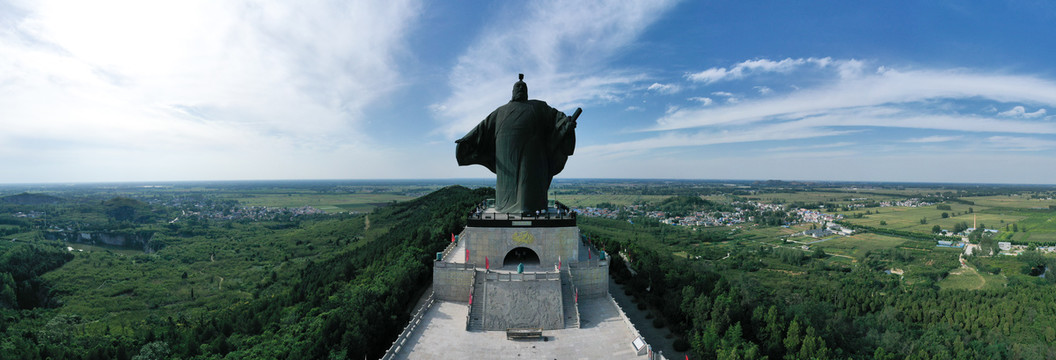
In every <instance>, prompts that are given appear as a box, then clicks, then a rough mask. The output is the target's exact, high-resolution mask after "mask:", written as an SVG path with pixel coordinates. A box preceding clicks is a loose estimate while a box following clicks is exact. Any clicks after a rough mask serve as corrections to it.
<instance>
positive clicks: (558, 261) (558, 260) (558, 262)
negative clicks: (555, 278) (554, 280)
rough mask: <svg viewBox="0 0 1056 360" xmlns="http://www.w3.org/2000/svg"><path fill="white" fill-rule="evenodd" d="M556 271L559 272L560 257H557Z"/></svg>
mask: <svg viewBox="0 0 1056 360" xmlns="http://www.w3.org/2000/svg"><path fill="white" fill-rule="evenodd" d="M557 270H559V271H560V270H561V257H560V256H558V257H557Z"/></svg>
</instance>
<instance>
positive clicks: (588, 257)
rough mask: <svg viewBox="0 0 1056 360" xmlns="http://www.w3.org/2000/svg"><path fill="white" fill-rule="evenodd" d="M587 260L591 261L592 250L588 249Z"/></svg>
mask: <svg viewBox="0 0 1056 360" xmlns="http://www.w3.org/2000/svg"><path fill="white" fill-rule="evenodd" d="M587 260H590V248H587Z"/></svg>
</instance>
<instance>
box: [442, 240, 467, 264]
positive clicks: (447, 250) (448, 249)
mask: <svg viewBox="0 0 1056 360" xmlns="http://www.w3.org/2000/svg"><path fill="white" fill-rule="evenodd" d="M458 237H459V239H461V238H462V235H459V236H458ZM459 241H461V240H459ZM456 247H458V243H456V242H454V241H452V242H451V243H450V244H447V247H445V248H444V252H443V255H442V256H441V257H440V260H441V261H445V260H447V256H448V255H451V252H452V251H455V248H456Z"/></svg>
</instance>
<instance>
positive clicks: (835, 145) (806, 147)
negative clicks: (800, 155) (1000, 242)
mask: <svg viewBox="0 0 1056 360" xmlns="http://www.w3.org/2000/svg"><path fill="white" fill-rule="evenodd" d="M853 145H855V143H853V142H849V141H841V142H835V143H831V144H817V145H803V146H782V147H775V148H769V149H766V151H771V152H791V151H803V150H817V149H829V148H838V147H845V146H853Z"/></svg>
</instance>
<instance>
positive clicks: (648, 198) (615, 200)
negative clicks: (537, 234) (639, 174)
mask: <svg viewBox="0 0 1056 360" xmlns="http://www.w3.org/2000/svg"><path fill="white" fill-rule="evenodd" d="M669 197H671V196H669V195H594V194H591V195H566V194H561V195H557V196H554V195H553V194H551V195H550V199H557V201H560V202H561V203H562V204H565V205H567V206H570V207H587V206H591V207H593V206H597V205H598V204H601V203H606V202H607V203H610V204H613V205H617V206H627V205H632V204H634V203H638V202H649V203H658V202H661V201H663V200H664V199H667V198H669Z"/></svg>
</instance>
